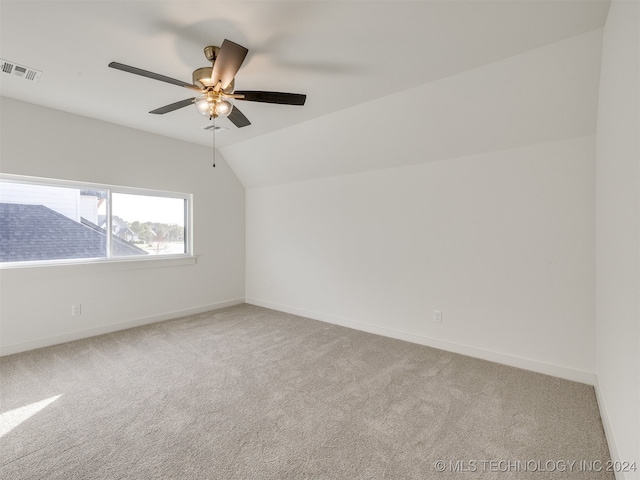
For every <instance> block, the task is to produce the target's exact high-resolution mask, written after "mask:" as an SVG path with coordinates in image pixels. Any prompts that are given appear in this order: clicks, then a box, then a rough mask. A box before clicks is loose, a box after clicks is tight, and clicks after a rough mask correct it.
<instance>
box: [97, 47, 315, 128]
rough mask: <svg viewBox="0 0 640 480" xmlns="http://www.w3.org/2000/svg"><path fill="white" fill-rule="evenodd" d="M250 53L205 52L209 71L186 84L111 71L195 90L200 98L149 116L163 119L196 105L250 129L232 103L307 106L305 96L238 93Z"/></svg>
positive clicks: (123, 67)
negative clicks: (239, 77)
mask: <svg viewBox="0 0 640 480" xmlns="http://www.w3.org/2000/svg"><path fill="white" fill-rule="evenodd" d="M247 52H248V50H247V49H246V48H244V47H243V46H241V45H238V44H237V43H234V42H232V41H230V40H224V42H222V45H221V46H220V47H213V46H208V47H205V48H204V54H205V56H206V57H207V60H209V61H210V62H211V66H210V67H202V68H198V69H196V70H194V72H193V83H187V82H183V81H181V80H176V79H175V78H171V77H167V76H165V75H160V74H158V73H153V72H149V71H147V70H142V69H140V68H136V67H131V66H129V65H124V64H122V63H118V62H111V63H110V64H109V67H111V68H115V69H117V70H122V71H123V72H129V73H134V74H136V75H141V76H143V77H148V78H152V79H154V80H159V81H161V82H166V83H171V84H173V85H178V86H179V87H184V88H188V89H189V90H194V91H196V92H198V93H199V94H200V95H199V96H197V97H192V98H187V99H185V100H181V101H179V102H176V103H172V104H170V105H165V106H164V107H160V108H156V109H155V110H152V111H150V112H149V113H153V114H158V115H162V114H165V113H169V112H173V111H174V110H178V109H180V108H183V107H186V106H188V105H191V104H195V106H196V108H197V110H198V111H199V112H200V113H201V114H202V115H205V116H208V117H209V118H217V117H228V118H229V120H231V122H232V123H233V124H234V125H235V126H236V127H238V128H241V127H246V126H247V125H251V122H250V121H249V119H247V117H245V116H244V114H243V113H242V112H241V111H240V110H239V109H238V107H236V106H235V105H233V104H232V103H231V102H230V101H229V99H233V100H245V101H249V102H262V103H277V104H280V105H304V102H305V100H306V99H307V96H306V95H303V94H299V93H283V92H264V91H257V90H242V91H236V90H235V76H236V74H237V73H238V70H239V69H240V66H241V65H242V62H244V59H245V57H246V56H247Z"/></svg>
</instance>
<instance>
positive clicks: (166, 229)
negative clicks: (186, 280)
mask: <svg viewBox="0 0 640 480" xmlns="http://www.w3.org/2000/svg"><path fill="white" fill-rule="evenodd" d="M111 202H112V203H111V205H112V215H111V228H112V231H113V234H114V235H116V236H117V237H118V238H121V239H123V240H125V241H126V242H129V243H133V244H135V245H138V246H139V247H140V248H142V249H143V250H144V251H145V253H147V254H150V255H168V254H179V253H186V252H187V249H186V244H185V234H184V233H185V229H184V226H185V214H186V206H187V201H186V200H185V199H184V198H169V197H157V196H150V195H134V194H130V193H113V195H112V198H111ZM113 255H114V256H120V255H128V253H127V252H126V251H125V252H122V253H121V252H120V250H119V249H114V250H113Z"/></svg>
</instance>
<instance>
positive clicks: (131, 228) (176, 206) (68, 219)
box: [0, 175, 191, 266]
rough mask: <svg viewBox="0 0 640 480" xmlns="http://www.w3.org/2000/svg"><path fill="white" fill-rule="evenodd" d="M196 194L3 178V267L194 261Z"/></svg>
mask: <svg viewBox="0 0 640 480" xmlns="http://www.w3.org/2000/svg"><path fill="white" fill-rule="evenodd" d="M190 208H191V195H188V194H182V193H174V192H161V191H151V190H143V189H134V188H128V187H116V186H107V185H94V184H82V183H78V182H63V181H57V180H44V179H35V178H26V177H16V176H8V175H3V176H1V177H0V265H4V266H6V265H9V264H11V265H22V264H27V262H28V264H34V263H35V264H42V263H65V262H70V261H71V262H83V261H84V262H90V261H110V260H123V259H130V260H135V259H149V258H154V257H158V256H162V257H165V258H167V257H171V256H182V257H184V256H191V249H190V247H189V242H188V240H189V239H190V236H191V231H190V227H189V225H190V223H189V219H190Z"/></svg>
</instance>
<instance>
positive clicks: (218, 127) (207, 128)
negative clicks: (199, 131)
mask: <svg viewBox="0 0 640 480" xmlns="http://www.w3.org/2000/svg"><path fill="white" fill-rule="evenodd" d="M202 128H203V130H209V131H210V130H212V129H213V130H214V131H216V132H218V131H220V130H229V129H228V128H227V127H221V126H220V125H216V126H213V125H207V126H206V127H202Z"/></svg>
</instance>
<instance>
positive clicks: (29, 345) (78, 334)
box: [0, 298, 244, 356]
mask: <svg viewBox="0 0 640 480" xmlns="http://www.w3.org/2000/svg"><path fill="white" fill-rule="evenodd" d="M242 303H244V298H236V299H232V300H225V301H222V302H216V303H212V304H209V305H202V306H200V307H195V308H188V309H186V310H178V311H174V312H168V313H162V314H160V315H152V316H150V317H143V318H136V319H133V320H127V321H125V322H119V323H111V324H108V325H101V326H99V327H93V328H87V329H84V330H77V331H75V332H69V333H64V334H62V335H54V336H52V337H45V338H38V339H36V340H30V341H28V342H23V343H15V344H13V345H4V346H2V347H0V356H5V355H12V354H14V353H20V352H26V351H27V350H35V349H36V348H42V347H50V346H51V345H58V344H60V343H66V342H72V341H74V340H81V339H83V338H88V337H94V336H96V335H103V334H105V333H112V332H117V331H118V330H126V329H127V328H133V327H140V326H142V325H147V324H149V323H156V322H162V321H164V320H171V319H173V318H178V317H184V316H186V315H194V314H196V313H203V312H208V311H209V310H217V309H219V308H224V307H231V306H233V305H240V304H242Z"/></svg>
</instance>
